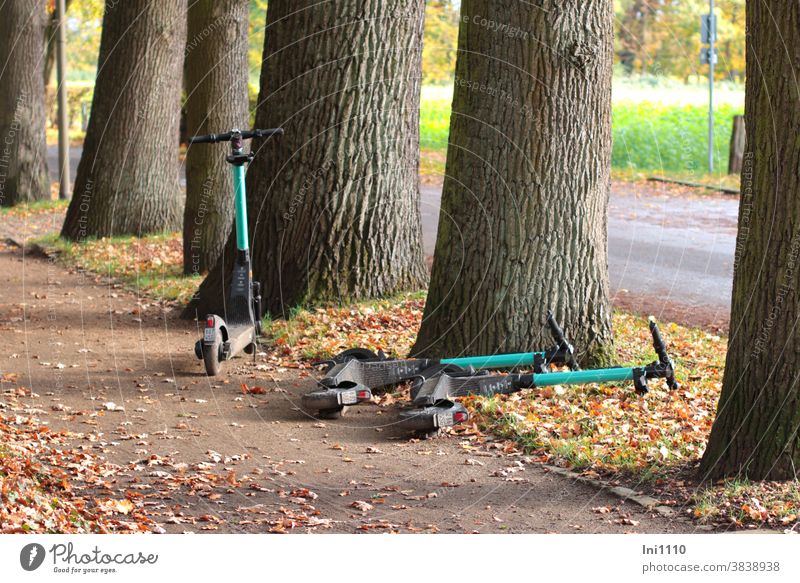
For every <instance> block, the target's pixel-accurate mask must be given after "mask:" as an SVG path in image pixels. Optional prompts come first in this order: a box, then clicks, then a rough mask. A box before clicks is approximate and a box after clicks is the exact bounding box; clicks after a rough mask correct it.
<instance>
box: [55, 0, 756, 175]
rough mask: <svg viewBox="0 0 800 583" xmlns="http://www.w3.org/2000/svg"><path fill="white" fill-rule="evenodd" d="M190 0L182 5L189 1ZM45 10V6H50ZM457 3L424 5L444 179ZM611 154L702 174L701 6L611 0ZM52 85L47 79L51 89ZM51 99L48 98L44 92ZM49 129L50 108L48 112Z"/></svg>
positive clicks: (428, 111)
mask: <svg viewBox="0 0 800 583" xmlns="http://www.w3.org/2000/svg"><path fill="white" fill-rule="evenodd" d="M190 1H191V0H190ZM267 3H268V2H267V0H250V47H249V63H250V71H249V74H250V101H251V107H252V108H253V109H254V108H255V102H256V99H257V95H258V79H259V74H260V70H261V51H262V47H263V42H264V34H265V22H266V11H267ZM50 4H51V5H52V0H51V2H50ZM744 4H745V0H725V1H724V2H719V3H718V4H717V10H716V13H717V26H718V44H717V46H718V48H719V62H718V65H717V67H716V79H717V82H718V83H717V93H716V94H717V96H718V102H717V103H718V105H717V107H716V109H715V120H716V123H717V128H716V132H715V135H716V140H717V143H716V158H717V167H718V168H722V167H724V166H726V163H725V161H726V160H727V148H728V138H729V136H730V129H731V123H732V117H733V115H736V114H741V113H742V112H743V110H744V86H743V83H744V73H745V65H744V57H745V18H744ZM103 5H104V2H103V0H71V2H70V6H69V10H68V28H67V42H68V47H69V53H68V55H69V56H68V69H69V73H68V80H69V81H70V88H69V95H70V98H69V107H70V115H71V119H72V125H73V127H74V128H76V131H75V136H76V138H77V139H80V137H81V136H80V132H79V131H78V130H77V126H79V125H82V123H85V121H86V116H87V115H88V106H87V105H88V103H90V102H91V94H92V89H93V84H94V77H95V73H96V68H97V54H98V51H99V47H100V32H101V25H102V18H103ZM459 10H460V1H459V0H427V2H426V21H425V41H424V42H425V44H424V48H423V66H422V82H423V92H422V111H421V115H420V124H421V147H422V150H423V167H424V169H425V170H426V171H427V172H430V173H433V174H436V173H439V172H443V171H444V154H445V152H446V149H447V135H448V131H449V119H450V104H451V101H452V80H453V74H454V70H455V60H456V46H457V41H458V27H459ZM614 11H615V27H616V30H615V53H616V58H615V69H614V87H613V93H612V96H613V100H614V111H613V113H614V118H613V133H614V153H613V166H614V168H615V169H617V170H621V171H642V172H663V173H670V172H672V173H679V174H686V175H692V174H698V173H699V174H702V173H703V170H702V168H703V167H704V164H705V156H706V153H705V148H706V141H705V140H706V137H705V136H706V132H707V129H706V125H705V123H706V121H705V120H706V117H707V108H708V105H707V100H708V94H707V80H706V78H707V75H708V68H707V67H706V66H702V65H700V62H699V53H700V48H701V44H700V15H701V14H705V13H707V12H708V0H614ZM54 82H55V79H53V80H52V83H54ZM51 94H52V92H51ZM51 110H52V116H51V119H52V120H53V121H55V107H54V104H52V106H51Z"/></svg>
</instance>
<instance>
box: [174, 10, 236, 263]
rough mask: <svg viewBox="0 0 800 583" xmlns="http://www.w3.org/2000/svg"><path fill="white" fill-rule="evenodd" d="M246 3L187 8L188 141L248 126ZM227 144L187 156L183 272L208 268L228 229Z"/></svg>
mask: <svg viewBox="0 0 800 583" xmlns="http://www.w3.org/2000/svg"><path fill="white" fill-rule="evenodd" d="M249 6H250V4H249V2H248V0H196V1H193V2H192V3H191V5H190V7H189V34H188V36H187V38H188V40H187V43H186V63H185V66H184V70H185V74H186V93H187V99H186V119H187V129H188V133H189V135H190V136H192V135H199V134H209V133H221V132H226V131H228V130H230V129H232V128H240V129H244V127H245V126H246V125H247V122H248V99H247V77H248V71H249V67H248V64H247V49H248V42H247V24H248V14H249ZM228 149H229V144H215V145H211V144H209V145H202V146H192V147H190V148H189V149H188V151H187V152H186V207H185V209H184V214H183V269H184V273H186V274H199V273H204V272H206V271H208V270H209V269H210V268H211V267H213V265H214V263H215V262H216V260H217V258H218V257H219V255H220V253H222V251H223V249H224V248H225V242H226V241H227V239H228V234H229V233H230V230H231V225H232V221H233V194H232V193H233V179H232V176H231V169H230V166H229V165H228V164H227V163H226V162H225V155H226V153H227V151H228Z"/></svg>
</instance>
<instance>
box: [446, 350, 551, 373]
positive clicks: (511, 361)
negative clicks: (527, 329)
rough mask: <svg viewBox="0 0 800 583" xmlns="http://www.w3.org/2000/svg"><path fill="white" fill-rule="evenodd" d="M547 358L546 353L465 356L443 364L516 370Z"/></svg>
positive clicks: (447, 360) (448, 360)
mask: <svg viewBox="0 0 800 583" xmlns="http://www.w3.org/2000/svg"><path fill="white" fill-rule="evenodd" d="M537 357H539V358H546V355H545V353H544V352H516V353H512V354H493V355H490V356H465V357H461V358H443V359H442V360H441V361H440V362H441V363H442V364H455V365H458V366H460V367H463V368H468V367H470V366H471V367H473V368H475V369H481V368H514V367H518V366H528V365H532V364H534V362H535V360H536V358H537Z"/></svg>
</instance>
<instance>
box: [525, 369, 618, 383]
mask: <svg viewBox="0 0 800 583" xmlns="http://www.w3.org/2000/svg"><path fill="white" fill-rule="evenodd" d="M633 376H634V369H633V368H598V369H594V370H574V371H568V372H548V373H534V375H533V385H534V386H536V387H547V386H552V385H581V384H584V383H608V382H613V381H630V380H633Z"/></svg>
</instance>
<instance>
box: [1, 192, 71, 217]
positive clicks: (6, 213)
mask: <svg viewBox="0 0 800 583" xmlns="http://www.w3.org/2000/svg"><path fill="white" fill-rule="evenodd" d="M56 192H57V191H56ZM68 206H69V201H68V200H39V201H36V202H31V203H23V204H18V205H16V206H8V207H5V206H4V207H0V216H1V217H19V218H24V217H29V216H32V215H40V214H47V213H53V212H61V211H65V210H66V209H67V207H68Z"/></svg>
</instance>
